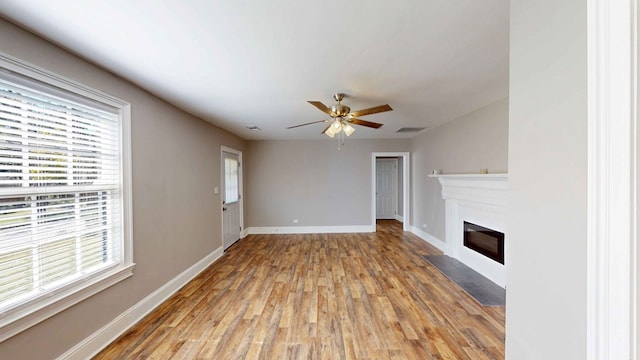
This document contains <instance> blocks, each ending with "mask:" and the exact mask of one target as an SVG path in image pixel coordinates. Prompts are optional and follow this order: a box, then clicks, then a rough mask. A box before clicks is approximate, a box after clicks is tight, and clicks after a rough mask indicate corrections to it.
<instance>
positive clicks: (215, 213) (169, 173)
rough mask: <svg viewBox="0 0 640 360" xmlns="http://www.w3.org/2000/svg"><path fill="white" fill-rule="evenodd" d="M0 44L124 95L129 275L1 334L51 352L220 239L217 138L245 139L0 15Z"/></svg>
mask: <svg viewBox="0 0 640 360" xmlns="http://www.w3.org/2000/svg"><path fill="white" fill-rule="evenodd" d="M0 51H2V52H5V53H7V54H9V55H11V56H14V57H17V58H19V59H22V60H24V61H27V62H30V63H32V64H35V65H38V66H40V67H43V68H45V69H48V70H50V71H53V72H55V73H58V74H60V75H62V76H65V77H67V78H70V79H73V80H76V81H78V82H80V83H82V84H85V85H87V86H90V87H92V88H94V89H97V90H100V91H103V92H105V93H108V94H111V95H113V96H116V97H119V98H121V99H123V100H125V101H128V102H130V103H131V105H132V106H131V109H132V147H133V151H132V152H133V159H132V160H133V219H134V225H133V230H134V232H133V236H134V239H133V240H134V261H135V262H136V268H135V272H134V275H133V277H131V278H129V279H127V280H125V281H124V282H121V283H119V284H118V285H116V286H114V287H111V288H109V289H107V290H105V291H103V292H101V293H99V294H97V295H95V296H93V297H91V298H89V299H87V300H85V301H83V302H81V303H79V304H77V305H75V306H73V307H71V308H69V309H67V310H66V311H64V312H62V313H60V314H58V315H56V316H54V317H52V318H50V319H48V320H46V321H44V322H42V323H40V324H38V325H36V326H34V327H32V328H30V329H29V330H26V331H24V332H22V333H20V334H18V335H16V336H15V337H13V338H11V339H9V340H7V341H5V342H3V343H0V358H2V359H22V360H28V359H47V360H48V359H53V358H55V357H57V356H59V355H60V354H62V353H63V352H65V351H67V350H68V349H70V348H71V347H73V346H74V345H76V344H77V343H79V342H80V341H82V340H84V339H85V338H86V337H87V336H89V335H91V334H92V333H94V332H95V331H96V330H98V329H100V328H101V327H102V326H104V325H106V324H107V323H109V322H110V321H112V320H113V319H114V318H116V317H117V316H119V315H120V314H122V313H123V312H124V311H125V310H127V309H128V308H130V307H131V306H133V305H134V304H136V303H137V302H138V301H140V300H142V299H143V298H144V297H145V296H147V295H149V294H150V293H151V292H153V291H154V290H156V289H158V288H159V287H160V286H162V285H164V284H165V283H166V282H167V281H168V280H170V279H172V278H174V277H175V276H177V275H178V274H180V273H181V272H182V271H184V270H185V269H187V268H189V267H190V266H191V265H193V264H194V263H196V262H197V261H199V260H200V259H202V258H203V257H204V256H206V255H207V254H209V253H211V252H212V251H214V250H215V249H217V248H219V247H221V246H222V239H221V230H220V226H219V224H220V223H221V221H220V219H221V211H220V206H219V203H220V199H219V196H214V195H213V187H214V186H219V185H220V145H221V144H224V145H227V146H230V147H234V148H237V149H239V150H242V149H243V148H244V141H243V140H241V139H239V138H237V137H235V136H233V135H231V134H229V133H227V132H225V131H222V130H220V129H219V128H216V127H214V126H213V125H210V124H209V123H206V122H204V121H202V120H199V119H197V118H195V117H193V116H190V115H188V114H186V113H184V112H182V111H180V110H178V109H176V108H175V107H173V106H171V105H168V104H167V103H165V102H163V101H162V100H160V99H158V98H156V97H154V96H152V95H150V94H148V93H146V92H144V91H142V90H140V89H139V88H137V87H135V86H133V85H131V84H130V83H128V82H126V81H123V80H121V79H119V78H117V77H115V76H113V75H112V74H110V73H107V72H105V71H103V70H100V69H99V68H97V67H96V66H93V65H91V64H89V63H87V62H85V61H82V60H80V59H78V58H77V57H75V56H73V55H70V54H69V53H67V52H65V51H63V50H61V49H59V48H57V47H55V46H53V45H52V44H50V43H48V42H46V41H43V40H42V39H40V38H37V37H35V36H33V35H31V34H29V33H27V32H25V31H23V30H21V29H19V28H17V27H15V26H14V25H11V24H10V23H8V22H6V21H4V20H0Z"/></svg>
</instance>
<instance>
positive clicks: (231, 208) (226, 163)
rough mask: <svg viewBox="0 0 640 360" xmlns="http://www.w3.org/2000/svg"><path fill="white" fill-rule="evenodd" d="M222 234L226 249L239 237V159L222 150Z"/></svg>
mask: <svg viewBox="0 0 640 360" xmlns="http://www.w3.org/2000/svg"><path fill="white" fill-rule="evenodd" d="M222 171H223V176H222V234H223V246H224V249H225V250H226V249H227V248H228V247H229V246H231V245H233V243H235V242H236V241H238V240H239V239H240V230H241V229H240V226H241V225H240V199H241V196H242V195H241V194H240V184H241V182H240V161H239V157H238V155H237V154H233V153H229V152H226V151H223V152H222Z"/></svg>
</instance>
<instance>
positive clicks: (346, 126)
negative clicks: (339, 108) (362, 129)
mask: <svg viewBox="0 0 640 360" xmlns="http://www.w3.org/2000/svg"><path fill="white" fill-rule="evenodd" d="M342 130H343V131H344V134H345V135H347V136H351V134H353V132H354V131H356V129H355V128H354V127H353V126H351V125H349V123H348V122H346V121H344V122H342Z"/></svg>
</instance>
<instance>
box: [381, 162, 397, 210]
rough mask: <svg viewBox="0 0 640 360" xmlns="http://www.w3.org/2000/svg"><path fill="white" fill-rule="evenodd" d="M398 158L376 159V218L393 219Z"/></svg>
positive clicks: (395, 208) (395, 204) (395, 206)
mask: <svg viewBox="0 0 640 360" xmlns="http://www.w3.org/2000/svg"><path fill="white" fill-rule="evenodd" d="M397 196H398V159H376V219H395V218H396V212H397V207H398V200H397V199H398V197H397Z"/></svg>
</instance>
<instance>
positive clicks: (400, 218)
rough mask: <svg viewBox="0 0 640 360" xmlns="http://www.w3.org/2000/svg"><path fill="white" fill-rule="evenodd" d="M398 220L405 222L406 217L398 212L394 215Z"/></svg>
mask: <svg viewBox="0 0 640 360" xmlns="http://www.w3.org/2000/svg"><path fill="white" fill-rule="evenodd" d="M394 218H395V219H396V220H398V221H400V222H404V217H403V216H402V215H398V214H396V216H395V217H394Z"/></svg>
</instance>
